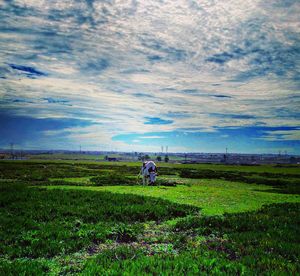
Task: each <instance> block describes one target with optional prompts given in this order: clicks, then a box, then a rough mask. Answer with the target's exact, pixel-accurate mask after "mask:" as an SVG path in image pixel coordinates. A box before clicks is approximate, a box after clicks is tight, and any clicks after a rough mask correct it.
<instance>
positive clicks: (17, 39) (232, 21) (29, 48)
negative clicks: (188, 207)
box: [0, 0, 300, 154]
mask: <svg viewBox="0 0 300 276" xmlns="http://www.w3.org/2000/svg"><path fill="white" fill-rule="evenodd" d="M299 14H300V3H299V1H297V0H288V1H278V0H270V1H267V2H266V1H258V0H243V1H242V0H233V1H223V0H222V1H221V0H204V1H195V0H184V1H183V0H178V1H177V0H168V1H153V0H149V1H138V0H132V1H126V0H124V1H104V0H103V1H96V0H86V1H75V0H73V1H70V0H66V1H55V0H54V1H42V0H39V1H35V0H26V1H25V0H17V1H2V2H0V18H1V20H0V131H1V136H0V148H8V147H9V144H10V143H11V142H13V143H14V144H15V147H16V148H23V149H70V150H78V149H79V145H82V148H83V149H88V150H120V151H160V149H161V146H167V145H168V146H169V151H173V152H187V151H189V152H223V151H224V150H225V148H226V147H228V148H229V151H231V152H247V153H277V152H278V151H279V150H281V151H287V152H288V153H291V154H300V120H299V119H300V112H299V110H300V94H299V89H300V77H299V76H300V36H299V30H300V19H299Z"/></svg>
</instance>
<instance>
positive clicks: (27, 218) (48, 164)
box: [0, 160, 300, 275]
mask: <svg viewBox="0 0 300 276" xmlns="http://www.w3.org/2000/svg"><path fill="white" fill-rule="evenodd" d="M139 166H140V163H121V162H118V163H108V162H93V161H84V160H81V161H73V160H72V161H58V160H56V161H43V160H36V161H20V162H19V161H15V162H8V161H5V162H0V187H1V194H0V206H1V209H0V213H1V223H0V272H1V275H2V274H7V275H42V274H52V275H71V274H72V275H73V274H83V275H95V274H96V275H97V274H98V275H199V274H201V273H202V274H204V275H205V274H209V275H211V274H215V275H219V274H242V275H249V274H250V275H251V274H255V275H257V274H270V275H271V274H272V275H273V274H276V275H277V274H280V275H282V274H286V275H291V274H292V275H296V274H299V273H300V265H299V257H300V243H299V242H300V238H299V236H300V235H299V233H300V227H299V225H300V208H299V207H300V196H299V193H300V167H298V166H292V167H288V166H270V165H269V166H226V165H207V164H201V165H175V164H173V165H171V164H166V163H161V164H160V165H159V176H158V181H157V184H158V185H157V186H147V187H142V186H141V185H140V181H139V180H138V178H137V173H138V171H139Z"/></svg>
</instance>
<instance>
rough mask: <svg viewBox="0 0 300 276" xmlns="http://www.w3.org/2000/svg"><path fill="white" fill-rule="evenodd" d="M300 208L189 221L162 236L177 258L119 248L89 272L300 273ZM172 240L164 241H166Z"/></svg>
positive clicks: (92, 265)
mask: <svg viewBox="0 0 300 276" xmlns="http://www.w3.org/2000/svg"><path fill="white" fill-rule="evenodd" d="M299 210H300V204H274V205H270V206H265V207H264V208H262V210H259V211H257V212H246V213H242V214H230V215H229V214H228V215H224V216H212V217H201V216H200V217H199V216H190V217H188V218H186V219H182V220H181V221H179V222H178V223H177V224H176V225H175V226H174V227H173V228H172V229H169V230H168V231H169V232H167V234H168V235H166V232H164V233H162V235H163V236H162V237H159V236H158V237H156V239H159V238H161V239H163V241H164V242H165V243H166V244H174V245H175V246H174V247H173V249H174V250H173V252H168V251H161V252H160V253H158V254H154V255H153V252H151V251H149V249H147V248H143V247H141V248H140V249H134V248H132V247H128V246H126V247H120V248H118V249H115V250H114V251H105V252H103V253H102V254H99V255H98V256H97V257H95V258H94V259H91V260H90V261H88V262H87V264H86V265H85V268H84V272H85V273H87V274H94V273H98V274H99V275H103V274H105V273H106V272H107V274H108V275H117V274H118V273H120V274H121V273H125V274H126V273H127V275H134V274H135V275H141V274H144V273H148V274H150V275H157V272H158V271H163V273H164V275H199V273H200V274H207V275H211V274H217V275H220V274H230V275H240V274H244V275H261V274H264V273H270V274H274V273H275V274H278V275H279V274H281V275H283V274H286V275H296V274H297V273H299V272H300V265H299V258H300V238H299V231H300V211H299ZM166 236H167V238H164V237H166Z"/></svg>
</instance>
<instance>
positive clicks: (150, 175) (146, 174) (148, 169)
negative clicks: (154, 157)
mask: <svg viewBox="0 0 300 276" xmlns="http://www.w3.org/2000/svg"><path fill="white" fill-rule="evenodd" d="M156 173H157V167H156V164H155V163H154V162H153V161H146V162H143V165H142V167H141V172H140V174H141V175H142V178H143V185H144V186H145V185H148V183H149V182H150V185H153V184H154V183H155V180H156Z"/></svg>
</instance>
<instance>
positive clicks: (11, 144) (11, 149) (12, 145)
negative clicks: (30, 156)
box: [10, 143, 14, 159]
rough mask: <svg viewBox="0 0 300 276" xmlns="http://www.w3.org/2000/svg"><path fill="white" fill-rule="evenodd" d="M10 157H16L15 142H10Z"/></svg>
mask: <svg viewBox="0 0 300 276" xmlns="http://www.w3.org/2000/svg"><path fill="white" fill-rule="evenodd" d="M10 157H11V159H14V143H10Z"/></svg>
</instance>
